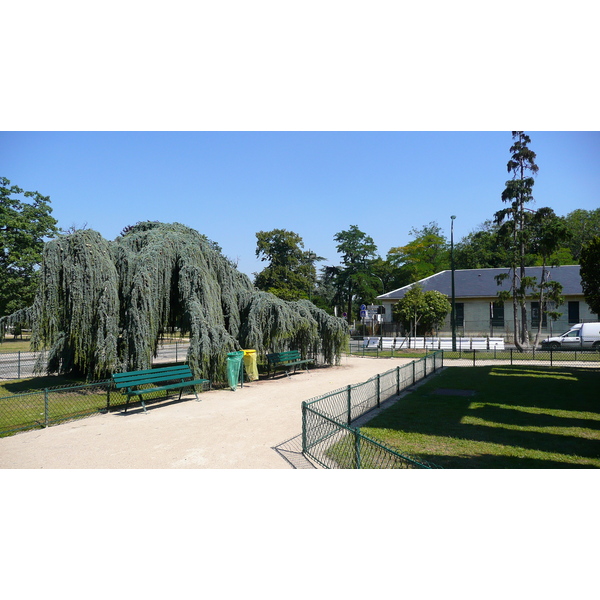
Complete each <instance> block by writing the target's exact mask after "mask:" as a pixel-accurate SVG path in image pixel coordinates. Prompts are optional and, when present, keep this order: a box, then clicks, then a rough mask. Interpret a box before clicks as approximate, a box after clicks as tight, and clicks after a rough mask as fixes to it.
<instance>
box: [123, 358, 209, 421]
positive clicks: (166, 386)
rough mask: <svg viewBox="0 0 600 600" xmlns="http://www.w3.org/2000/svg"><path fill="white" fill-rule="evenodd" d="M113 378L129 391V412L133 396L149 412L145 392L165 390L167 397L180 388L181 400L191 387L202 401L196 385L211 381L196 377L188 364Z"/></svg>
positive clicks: (135, 372) (126, 404)
mask: <svg viewBox="0 0 600 600" xmlns="http://www.w3.org/2000/svg"><path fill="white" fill-rule="evenodd" d="M112 378H113V381H114V383H115V387H116V388H117V389H120V390H123V389H126V391H127V402H126V403H125V412H127V407H128V406H129V401H130V399H131V398H132V397H135V396H139V398H140V400H141V401H142V407H143V409H144V412H145V413H147V412H148V411H147V410H146V404H145V403H144V394H150V393H154V392H162V391H165V392H166V395H165V397H168V395H169V390H176V389H179V399H180V400H181V394H182V392H183V390H184V388H186V387H191V388H192V389H193V390H194V394H195V395H196V400H197V401H198V402H200V398H198V392H197V391H196V388H195V386H197V385H202V384H204V383H210V381H209V380H208V379H194V376H193V374H192V370H191V369H190V367H189V366H188V365H180V366H174V367H161V368H159V369H147V370H146V371H129V372H128V373H114V374H113V376H112ZM141 386H144V387H143V388H142V387H141Z"/></svg>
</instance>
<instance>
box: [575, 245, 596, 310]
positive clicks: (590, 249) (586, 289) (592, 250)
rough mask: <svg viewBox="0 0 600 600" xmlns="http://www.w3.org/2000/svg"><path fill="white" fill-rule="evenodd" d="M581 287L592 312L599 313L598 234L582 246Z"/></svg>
mask: <svg viewBox="0 0 600 600" xmlns="http://www.w3.org/2000/svg"><path fill="white" fill-rule="evenodd" d="M580 265H581V271H580V272H581V287H582V288H583V294H584V296H585V301H586V302H587V303H588V304H589V306H590V308H591V309H592V312H595V313H596V314H597V315H600V236H598V237H596V238H594V239H593V240H591V241H590V242H589V243H588V244H587V245H586V246H584V247H583V249H582V251H581V257H580Z"/></svg>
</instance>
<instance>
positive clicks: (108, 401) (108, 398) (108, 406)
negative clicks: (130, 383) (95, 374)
mask: <svg viewBox="0 0 600 600" xmlns="http://www.w3.org/2000/svg"><path fill="white" fill-rule="evenodd" d="M110 387H111V384H110V383H109V384H108V387H107V389H106V412H108V411H109V410H110Z"/></svg>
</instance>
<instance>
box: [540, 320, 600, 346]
mask: <svg viewBox="0 0 600 600" xmlns="http://www.w3.org/2000/svg"><path fill="white" fill-rule="evenodd" d="M542 348H544V349H546V350H558V349H559V348H560V349H562V350H569V348H572V349H573V350H579V349H581V348H592V349H594V350H600V323H577V325H573V327H571V329H569V331H567V333H563V334H562V335H560V336H558V337H551V338H547V339H545V340H544V341H543V342H542Z"/></svg>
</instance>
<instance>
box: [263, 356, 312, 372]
mask: <svg viewBox="0 0 600 600" xmlns="http://www.w3.org/2000/svg"><path fill="white" fill-rule="evenodd" d="M267 361H268V366H269V373H270V371H271V368H272V369H273V376H275V371H276V370H277V369H287V370H286V375H287V376H288V377H289V368H290V367H294V373H295V372H296V367H297V366H298V365H307V364H309V363H312V362H314V361H313V360H312V359H310V358H305V359H303V358H302V356H301V355H300V351H299V350H287V351H285V352H272V353H271V354H267ZM306 370H307V371H308V367H307V368H306ZM267 376H268V374H267Z"/></svg>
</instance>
